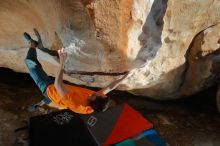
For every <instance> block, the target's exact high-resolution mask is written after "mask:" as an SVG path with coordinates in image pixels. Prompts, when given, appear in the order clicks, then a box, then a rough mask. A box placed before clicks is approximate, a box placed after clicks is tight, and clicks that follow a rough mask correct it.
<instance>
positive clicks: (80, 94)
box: [24, 29, 129, 114]
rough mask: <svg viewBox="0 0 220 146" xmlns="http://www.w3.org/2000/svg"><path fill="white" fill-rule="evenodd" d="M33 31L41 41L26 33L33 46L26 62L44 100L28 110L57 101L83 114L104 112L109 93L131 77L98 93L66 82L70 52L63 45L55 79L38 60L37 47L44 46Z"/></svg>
mask: <svg viewBox="0 0 220 146" xmlns="http://www.w3.org/2000/svg"><path fill="white" fill-rule="evenodd" d="M34 31H35V34H36V36H37V38H38V41H36V40H33V39H32V38H31V36H30V35H29V34H28V33H26V32H25V33H24V38H25V39H26V40H27V41H28V43H29V44H30V48H29V50H28V52H27V56H26V58H25V64H26V66H27V68H28V70H29V74H30V76H31V77H32V79H33V80H34V82H35V83H36V85H37V86H38V87H39V89H40V91H41V93H42V94H43V96H44V99H43V100H42V101H40V102H39V103H37V104H35V105H33V106H30V107H29V108H28V110H29V111H30V112H34V111H36V110H37V109H38V108H39V107H41V106H42V105H44V104H49V103H51V102H54V103H55V104H57V105H59V106H61V107H63V108H69V109H70V110H72V111H73V112H76V113H80V114H90V113H92V112H94V111H96V112H100V111H105V110H106V109H107V108H108V106H109V98H108V97H107V96H106V94H107V93H109V92H110V91H112V90H114V89H115V88H116V87H117V86H118V85H119V84H120V83H121V82H122V81H123V80H124V79H125V78H126V77H127V76H128V74H129V72H128V73H126V74H125V75H124V76H123V77H122V78H120V79H118V80H116V81H114V82H112V83H111V84H110V85H109V86H107V87H105V88H103V89H101V90H100V91H98V92H96V91H93V90H89V89H86V88H82V87H77V86H74V85H68V84H65V83H63V73H64V64H65V60H66V58H67V54H66V53H65V52H64V49H63V48H61V49H60V50H58V55H59V59H60V66H59V70H58V74H57V76H56V77H55V81H54V80H53V79H51V78H50V77H49V76H48V75H47V74H46V72H45V71H44V70H43V68H42V66H41V64H40V62H39V61H38V59H37V52H36V49H37V48H38V49H42V50H44V47H43V44H42V41H41V39H40V35H39V33H38V31H37V30H36V29H34Z"/></svg>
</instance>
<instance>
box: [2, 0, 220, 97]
mask: <svg viewBox="0 0 220 146" xmlns="http://www.w3.org/2000/svg"><path fill="white" fill-rule="evenodd" d="M219 8H220V1H218V0H198V1H191V0H184V1H173V0H169V1H167V0H111V1H110V0H95V1H92V0H74V1H73V0H65V1H63V0H54V1H43V0H36V1H34V0H29V1H24V0H16V1H13V0H1V1H0V20H1V21H0V28H1V29H0V44H1V45H0V60H1V61H0V66H2V67H8V68H11V69H13V70H16V71H19V72H27V70H26V68H25V66H24V63H23V59H24V57H25V54H26V52H27V49H26V48H27V47H28V45H27V43H25V42H24V39H23V36H22V34H23V32H25V31H26V32H28V33H30V34H31V35H32V36H33V37H34V35H33V34H34V33H33V30H32V29H33V28H37V29H38V30H39V32H40V34H41V36H42V39H43V43H44V45H45V46H46V47H47V48H49V49H53V50H57V49H59V48H60V47H61V46H64V47H65V50H66V51H67V52H68V59H67V62H66V65H65V71H66V73H67V74H66V76H65V79H66V80H69V81H71V82H73V83H76V84H83V85H87V86H96V87H104V86H106V85H108V84H109V82H111V81H113V80H114V79H116V78H118V77H120V76H121V75H122V74H123V73H124V72H126V71H128V70H131V74H130V76H129V77H128V78H127V79H126V80H125V81H124V82H123V85H121V86H120V87H119V88H118V89H120V90H128V91H130V92H132V93H134V94H138V95H144V96H150V97H152V98H155V99H173V98H180V97H183V96H189V95H192V94H194V93H196V92H198V91H200V90H202V89H204V88H206V87H208V86H210V85H212V84H213V83H214V82H213V80H209V79H210V78H212V73H211V72H210V69H211V66H212V64H213V61H210V60H206V61H201V60H195V59H194V56H196V55H197V54H198V53H199V52H201V51H205V50H209V51H210V50H211V51H214V50H216V49H217V48H218V43H216V42H217V40H218V39H219V38H220V35H219V31H218V30H219V25H218V23H219V21H220V15H219ZM207 28H208V29H207ZM34 38H36V37H34ZM38 57H39V59H40V62H41V63H42V64H43V66H44V68H45V70H46V71H47V72H48V74H49V75H52V76H54V75H55V74H56V70H57V69H56V68H57V66H58V60H57V58H55V57H52V56H50V55H48V54H45V53H43V52H41V51H39V52H38Z"/></svg>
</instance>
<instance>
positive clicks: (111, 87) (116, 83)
mask: <svg viewBox="0 0 220 146" xmlns="http://www.w3.org/2000/svg"><path fill="white" fill-rule="evenodd" d="M128 74H129V72H128V73H126V74H125V75H124V76H123V77H122V78H120V79H118V80H115V81H113V82H112V83H111V84H110V85H108V86H107V87H105V88H103V89H102V90H100V91H98V93H100V94H103V95H106V94H107V93H109V92H111V91H112V90H114V89H115V88H117V87H118V86H119V85H120V84H121V82H122V81H123V80H124V79H125V78H126V77H127V76H128Z"/></svg>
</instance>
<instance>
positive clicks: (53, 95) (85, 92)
mask: <svg viewBox="0 0 220 146" xmlns="http://www.w3.org/2000/svg"><path fill="white" fill-rule="evenodd" d="M64 87H65V88H66V89H67V90H68V91H67V92H66V93H65V95H64V97H61V96H60V95H59V94H58V92H57V90H56V88H55V86H54V84H51V85H49V86H48V87H47V95H48V97H49V98H50V99H51V100H52V102H54V103H55V104H57V105H59V106H61V107H65V108H69V109H70V110H72V111H73V112H76V113H80V114H90V113H92V112H93V111H94V110H93V109H92V107H91V106H89V104H88V97H89V96H91V95H92V94H94V93H95V91H92V90H89V89H86V88H81V87H76V86H73V85H67V84H64Z"/></svg>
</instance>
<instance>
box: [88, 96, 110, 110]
mask: <svg viewBox="0 0 220 146" xmlns="http://www.w3.org/2000/svg"><path fill="white" fill-rule="evenodd" d="M89 105H90V106H91V107H92V108H93V109H94V111H96V112H104V111H105V110H107V109H108V105H109V98H108V97H103V96H96V99H95V100H89Z"/></svg>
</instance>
